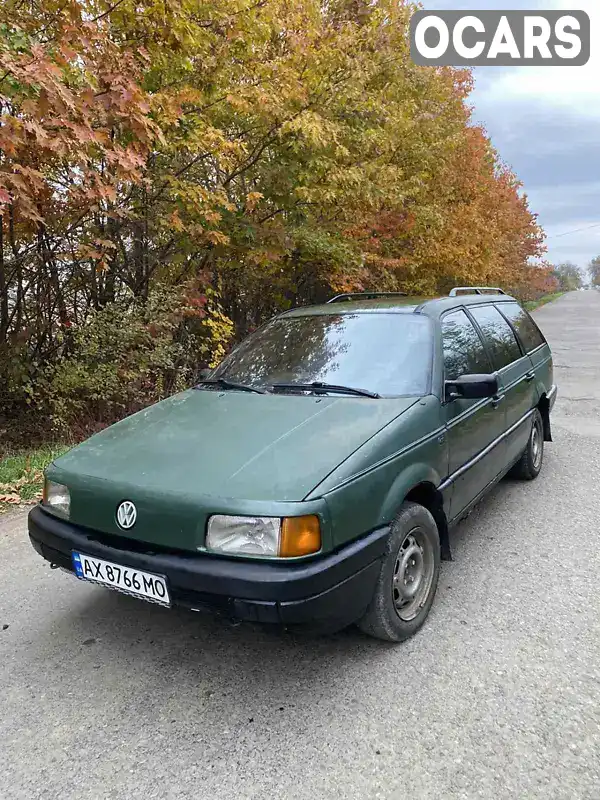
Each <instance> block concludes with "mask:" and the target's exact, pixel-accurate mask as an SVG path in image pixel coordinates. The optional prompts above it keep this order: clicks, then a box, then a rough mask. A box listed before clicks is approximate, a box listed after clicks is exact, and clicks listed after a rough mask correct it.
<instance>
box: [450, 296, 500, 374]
mask: <svg viewBox="0 0 600 800" xmlns="http://www.w3.org/2000/svg"><path fill="white" fill-rule="evenodd" d="M442 341H443V345H444V373H445V378H446V380H450V381H452V380H455V379H456V378H460V376H461V375H477V374H484V375H486V374H488V373H489V372H491V364H490V361H489V358H488V356H487V353H486V351H485V348H484V346H483V342H482V341H481V336H480V335H479V334H478V333H477V330H476V329H475V326H474V325H473V323H472V322H471V320H470V319H469V318H468V317H467V315H466V314H465V312H464V311H452V312H451V313H450V314H446V315H445V316H444V317H442Z"/></svg>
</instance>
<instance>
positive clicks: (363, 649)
mask: <svg viewBox="0 0 600 800" xmlns="http://www.w3.org/2000/svg"><path fill="white" fill-rule="evenodd" d="M535 316H536V318H537V320H538V322H539V324H540V325H541V326H542V328H543V329H544V331H545V333H546V334H547V336H548V338H549V340H550V343H551V345H552V347H553V350H554V354H555V370H556V372H555V376H556V380H557V383H558V385H559V395H558V401H557V405H556V409H555V415H554V420H553V431H554V436H555V441H554V443H553V444H551V445H548V446H547V450H546V461H545V464H544V469H543V472H542V475H541V476H540V478H539V479H538V480H537V481H536V482H534V483H530V484H525V483H516V482H508V481H504V482H502V484H501V485H500V486H499V487H498V488H497V489H496V490H495V491H494V493H493V494H492V496H491V497H489V498H488V499H487V500H486V501H484V502H483V504H482V505H481V506H480V507H479V508H478V509H477V510H476V511H475V512H474V513H473V514H472V515H471V517H470V518H469V519H468V520H467V521H466V522H465V523H464V524H463V525H462V526H461V527H460V528H459V530H457V532H456V533H455V535H454V540H453V541H454V556H455V560H454V561H453V562H452V563H446V564H443V569H442V577H441V583H440V589H439V594H438V597H437V599H436V603H435V605H434V608H433V611H432V614H431V617H430V620H429V622H428V624H427V625H426V626H425V628H424V629H423V630H422V631H421V633H420V634H419V635H418V636H417V637H415V638H414V639H412V640H411V641H409V642H408V643H406V644H404V645H402V646H398V647H393V646H392V647H390V646H384V645H383V644H382V643H379V642H376V641H374V640H370V639H366V638H364V637H363V636H361V635H360V634H359V633H357V632H356V631H347V632H343V633H341V634H338V635H337V636H335V637H333V638H329V639H320V640H312V641H310V640H305V641H302V640H300V641H299V640H294V639H291V638H289V637H286V636H277V635H274V634H269V633H267V632H264V631H261V630H255V629H253V628H249V627H248V628H247V627H238V628H232V627H228V626H227V625H225V624H224V623H222V622H219V621H216V620H214V619H212V618H211V617H206V618H205V617H204V616H200V615H194V614H192V613H188V612H184V611H174V612H169V611H166V610H163V609H160V608H158V607H156V606H152V605H147V604H144V603H142V602H139V601H136V600H133V599H132V598H129V597H125V596H122V595H118V594H114V593H112V592H109V591H106V590H103V589H101V588H96V587H90V586H85V585H82V584H81V583H79V582H77V581H76V580H75V579H74V578H72V577H70V576H68V575H66V574H64V573H60V572H53V571H51V570H50V569H49V568H48V565H47V564H45V563H44V562H43V561H42V560H41V559H40V558H39V557H38V556H37V555H36V554H35V553H34V552H33V550H32V549H31V548H30V546H29V544H28V542H27V537H26V533H25V516H24V515H23V514H20V513H18V514H16V515H14V514H13V515H11V516H7V517H5V518H0V709H1V712H0V748H1V749H2V754H3V756H2V776H1V778H0V787H1V789H0V794H1V796H2V798H4V800H9V799H12V798H15V799H16V798H19V799H21V798H23V799H25V798H27V799H29V798H48V800H56V798H61V800H65V798H73V799H74V800H75V798H76V799H77V800H85V799H86V798H88V799H89V800H92V799H93V800H98V799H99V798H111V800H117V799H119V800H120V798H123V800H124V799H125V798H132V797H140V798H145V800H149V798H168V799H169V800H170V799H171V798H191V799H192V800H242V799H246V798H248V800H249V799H250V798H252V800H321V798H335V800H338V799H340V800H341V798H352V799H353V800H370V799H371V798H390V799H391V798H394V800H396V798H397V800H420V798H427V800H429V799H431V800H454V798H456V799H457V800H458V798H461V799H462V798H467V799H468V800H471V798H485V799H486V800H488V799H489V800H504V799H506V800H516V799H517V798H527V800H531V799H532V798H539V800H554V799H555V800H583V799H584V798H585V799H586V800H598V798H600V588H599V580H600V579H599V576H600V546H599V542H600V493H599V490H598V483H599V480H600V292H592V291H588V292H575V293H572V294H568V295H565V296H564V297H562V298H560V299H559V300H558V301H556V302H555V303H552V304H551V305H549V306H546V307H544V308H542V309H541V310H540V311H539V312H537V313H536V315H535ZM2 624H5V625H9V627H8V628H7V629H6V630H2Z"/></svg>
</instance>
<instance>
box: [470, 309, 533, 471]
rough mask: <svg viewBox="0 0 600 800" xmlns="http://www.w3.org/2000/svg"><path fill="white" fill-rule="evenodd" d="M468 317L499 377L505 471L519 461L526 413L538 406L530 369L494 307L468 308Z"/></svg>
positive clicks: (524, 441)
mask: <svg viewBox="0 0 600 800" xmlns="http://www.w3.org/2000/svg"><path fill="white" fill-rule="evenodd" d="M469 314H470V315H471V316H472V318H473V319H474V320H475V322H476V323H477V325H478V327H479V329H480V330H481V333H482V334H483V337H484V340H485V342H486V344H487V346H488V349H489V352H490V356H491V358H492V363H493V365H494V368H495V369H496V370H497V371H498V375H499V377H500V382H501V395H500V397H501V402H502V404H503V405H504V408H505V411H506V433H507V436H506V440H505V447H504V453H503V457H504V459H505V463H504V465H503V467H506V466H508V465H509V464H510V463H512V462H513V461H516V460H517V459H518V458H519V456H520V455H521V453H522V452H523V450H524V449H525V446H526V444H527V440H528V438H529V434H530V431H531V420H530V417H531V415H530V413H529V412H530V411H531V409H532V408H533V407H534V406H535V405H536V402H537V396H536V388H535V374H534V371H533V365H532V363H531V359H530V358H529V356H528V355H527V354H526V353H525V352H524V351H523V350H522V349H521V346H520V344H519V341H518V340H517V337H516V335H515V332H514V330H513V329H512V327H511V325H510V324H509V323H508V322H507V320H506V318H505V317H504V316H503V315H502V314H501V313H500V311H499V310H498V309H497V308H496V307H495V306H494V305H492V304H491V303H488V304H486V305H482V306H469Z"/></svg>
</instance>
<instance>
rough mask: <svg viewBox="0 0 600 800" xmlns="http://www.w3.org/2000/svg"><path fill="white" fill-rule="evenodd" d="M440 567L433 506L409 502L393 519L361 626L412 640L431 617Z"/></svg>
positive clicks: (395, 638) (382, 634)
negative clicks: (430, 612) (431, 512)
mask: <svg viewBox="0 0 600 800" xmlns="http://www.w3.org/2000/svg"><path fill="white" fill-rule="evenodd" d="M439 572H440V537H439V532H438V528H437V525H436V523H435V520H434V518H433V517H432V515H431V514H430V513H429V511H428V510H427V509H426V508H424V507H423V506H420V505H418V504H417V503H411V502H406V503H403V504H402V507H401V509H400V511H399V513H398V515H397V516H396V518H395V520H394V522H393V523H392V526H391V530H390V535H389V539H388V546H387V555H386V557H385V559H384V561H383V563H382V565H381V570H380V572H379V577H378V579H377V585H376V587H375V593H374V594H373V598H372V600H371V602H370V604H369V607H368V608H367V611H366V613H365V615H364V617H363V618H362V619H361V620H360V621H359V623H358V626H359V628H360V629H361V630H362V631H364V633H368V634H369V635H370V636H374V637H376V638H377V639H383V640H384V641H386V642H402V641H404V639H408V638H409V637H410V636H412V635H413V634H414V633H416V632H417V631H418V630H419V628H420V627H421V626H422V625H423V623H424V622H425V620H426V618H427V615H428V614H429V609H430V608H431V605H432V603H433V598H434V597H435V591H436V589H437V584H438V577H439Z"/></svg>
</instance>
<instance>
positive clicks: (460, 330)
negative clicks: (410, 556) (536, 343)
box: [441, 309, 506, 518]
mask: <svg viewBox="0 0 600 800" xmlns="http://www.w3.org/2000/svg"><path fill="white" fill-rule="evenodd" d="M441 329H442V343H443V352H444V379H445V380H454V379H456V378H459V377H460V376H461V375H469V374H470V375H472V374H489V373H490V372H493V368H492V364H491V361H490V358H489V356H488V353H487V351H486V348H485V347H484V344H483V341H482V338H481V335H480V333H479V331H478V330H477V329H476V327H475V326H474V325H473V322H472V321H471V320H470V319H469V317H468V316H467V314H466V313H465V311H464V310H463V309H458V310H455V311H450V312H448V313H446V314H444V315H443V316H442V318H441ZM444 410H445V415H446V435H447V437H448V452H449V464H448V478H447V480H446V481H445V482H444V484H445V485H446V486H447V488H448V490H450V489H451V492H452V493H451V499H450V516H451V517H452V518H454V517H457V516H458V515H459V514H460V513H461V511H463V510H464V509H465V508H466V507H467V506H468V505H469V504H470V503H471V502H472V501H473V500H474V499H475V498H476V497H477V496H478V495H480V494H481V493H482V492H483V490H484V489H485V488H486V486H487V485H488V484H489V483H490V482H491V481H493V480H494V478H495V477H496V475H497V474H498V472H499V471H500V469H501V467H500V468H498V466H497V464H498V460H500V462H501V463H503V461H504V458H503V456H502V455H500V457H499V454H498V453H497V452H496V451H497V448H498V446H499V447H500V448H502V446H503V445H502V443H500V444H499V445H498V446H497V447H492V448H491V452H486V451H487V448H488V447H489V445H491V444H492V443H493V442H494V441H495V440H496V439H498V437H500V436H501V435H502V433H503V431H504V429H505V425H506V423H505V407H504V405H503V403H498V402H497V400H496V399H495V398H491V397H487V398H484V399H482V400H467V399H463V398H460V399H456V400H451V401H449V402H445V403H444Z"/></svg>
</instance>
